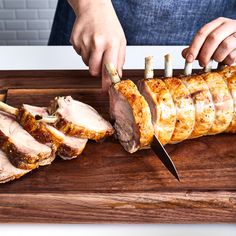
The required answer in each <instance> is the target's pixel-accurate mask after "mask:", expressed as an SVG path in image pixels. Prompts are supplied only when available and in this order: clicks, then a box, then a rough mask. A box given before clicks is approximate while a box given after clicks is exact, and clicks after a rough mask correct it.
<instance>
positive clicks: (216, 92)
mask: <svg viewBox="0 0 236 236" xmlns="http://www.w3.org/2000/svg"><path fill="white" fill-rule="evenodd" d="M202 76H203V78H204V80H205V81H206V83H207V86H208V88H209V89H210V91H211V94H212V98H213V102H214V105H215V121H214V123H213V125H212V127H211V129H210V130H209V131H208V135H214V134H218V133H221V132H224V131H225V130H226V129H227V128H228V127H229V125H230V123H231V121H232V118H233V111H234V105H233V99H232V96H231V94H230V92H229V89H228V87H227V84H226V81H225V80H224V78H223V76H222V75H220V74H219V73H216V72H213V73H207V74H203V75H202Z"/></svg>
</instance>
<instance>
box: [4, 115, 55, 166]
mask: <svg viewBox="0 0 236 236" xmlns="http://www.w3.org/2000/svg"><path fill="white" fill-rule="evenodd" d="M0 148H1V149H2V150H3V151H4V152H5V153H6V154H7V156H8V158H9V160H10V162H11V163H12V164H13V165H14V166H15V167H18V168H21V169H34V168H36V167H38V166H39V165H40V164H41V163H44V161H45V160H47V159H50V158H51V155H52V151H51V149H50V148H49V147H48V146H46V145H44V144H41V143H39V142H38V141H37V140H35V139H34V138H33V137H32V136H31V135H30V134H29V133H28V132H27V131H25V130H24V129H23V128H22V126H20V125H19V123H18V122H17V121H16V119H15V117H14V116H12V115H9V114H7V113H5V112H2V111H0Z"/></svg>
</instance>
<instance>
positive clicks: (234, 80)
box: [220, 66, 236, 133]
mask: <svg viewBox="0 0 236 236" xmlns="http://www.w3.org/2000/svg"><path fill="white" fill-rule="evenodd" d="M220 74H221V75H223V76H224V78H225V80H226V82H227V85H228V88H229V91H230V93H231V96H232V98H233V102H234V112H233V118H232V121H231V123H230V125H229V127H228V128H227V129H226V131H225V132H230V133H236V66H234V67H233V66H229V67H225V68H224V69H223V70H222V71H221V72H220Z"/></svg>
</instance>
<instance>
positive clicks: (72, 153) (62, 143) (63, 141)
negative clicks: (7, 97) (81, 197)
mask: <svg viewBox="0 0 236 236" xmlns="http://www.w3.org/2000/svg"><path fill="white" fill-rule="evenodd" d="M48 116H49V114H48V111H47V108H46V107H37V106H30V105H26V104H24V105H23V107H22V108H21V109H20V113H19V115H18V118H19V120H20V122H21V124H22V125H23V126H24V128H25V129H26V130H27V131H28V132H29V133H30V134H31V135H32V136H33V137H35V138H36V139H37V140H38V141H39V142H41V143H44V144H46V145H48V146H49V147H51V148H52V150H53V153H54V155H53V156H52V158H51V159H50V160H48V162H50V163H51V162H52V161H53V160H54V158H55V156H56V155H55V154H57V155H59V156H60V157H61V158H63V159H65V160H70V159H73V158H76V157H78V156H79V155H80V154H81V152H82V151H83V150H84V148H85V145H86V143H87V139H81V138H76V137H69V136H67V135H64V134H63V133H62V132H61V131H59V130H57V129H56V128H54V127H53V126H51V125H49V124H47V123H44V122H43V121H42V122H40V121H37V120H36V119H35V117H48ZM48 164H49V163H48Z"/></svg>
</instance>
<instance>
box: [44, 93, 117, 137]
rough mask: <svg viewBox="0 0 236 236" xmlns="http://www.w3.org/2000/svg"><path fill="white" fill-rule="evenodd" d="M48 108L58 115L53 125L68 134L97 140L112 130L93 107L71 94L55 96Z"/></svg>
mask: <svg viewBox="0 0 236 236" xmlns="http://www.w3.org/2000/svg"><path fill="white" fill-rule="evenodd" d="M49 110H50V114H54V115H56V116H57V117H58V120H57V122H56V123H55V127H56V128H57V129H58V130H60V131H62V132H63V133H65V134H67V135H69V136H74V137H79V138H84V139H93V140H96V141H98V140H101V139H103V138H105V137H106V136H109V135H112V134H113V132H114V130H113V127H112V126H111V124H110V123H109V122H108V121H106V120H105V119H104V118H103V117H101V116H100V115H99V114H98V112H97V111H96V110H95V109H94V108H93V107H91V106H89V105H87V104H85V103H82V102H79V101H76V100H74V99H73V98H72V97H71V96H67V97H57V98H55V99H54V100H53V101H52V103H51V107H50V108H49Z"/></svg>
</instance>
